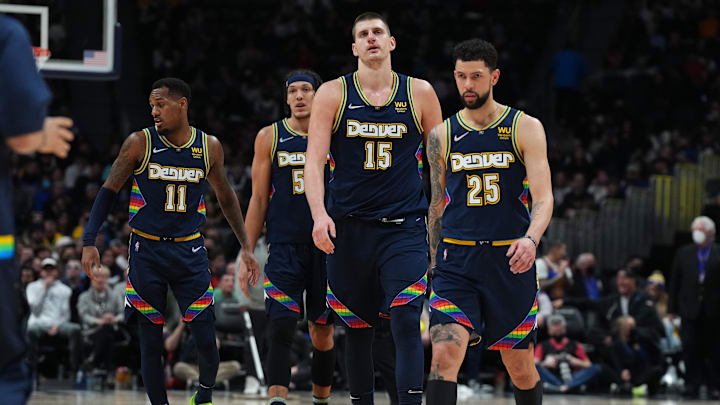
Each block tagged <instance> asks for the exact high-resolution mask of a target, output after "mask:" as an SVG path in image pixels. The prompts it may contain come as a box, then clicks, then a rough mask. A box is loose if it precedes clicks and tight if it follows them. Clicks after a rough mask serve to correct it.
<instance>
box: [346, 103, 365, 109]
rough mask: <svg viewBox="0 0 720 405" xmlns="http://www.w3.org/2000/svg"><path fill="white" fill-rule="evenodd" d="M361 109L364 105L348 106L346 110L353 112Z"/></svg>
mask: <svg viewBox="0 0 720 405" xmlns="http://www.w3.org/2000/svg"><path fill="white" fill-rule="evenodd" d="M363 107H365V106H364V105H352V104H350V105H348V108H349V109H351V110H355V109H357V108H363Z"/></svg>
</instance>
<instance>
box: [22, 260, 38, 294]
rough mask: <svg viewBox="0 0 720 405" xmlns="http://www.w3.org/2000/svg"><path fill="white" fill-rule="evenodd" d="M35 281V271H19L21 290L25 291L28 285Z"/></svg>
mask: <svg viewBox="0 0 720 405" xmlns="http://www.w3.org/2000/svg"><path fill="white" fill-rule="evenodd" d="M36 279H37V276H36V274H35V270H33V269H32V267H27V266H25V267H23V268H22V269H20V283H21V284H22V288H23V290H27V286H28V284H30V283H32V282H33V281H35V280H36Z"/></svg>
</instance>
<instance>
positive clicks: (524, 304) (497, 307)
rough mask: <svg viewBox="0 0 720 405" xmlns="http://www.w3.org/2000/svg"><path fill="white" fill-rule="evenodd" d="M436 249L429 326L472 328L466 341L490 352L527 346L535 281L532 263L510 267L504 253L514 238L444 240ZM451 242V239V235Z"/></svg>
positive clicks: (532, 332) (534, 304)
mask: <svg viewBox="0 0 720 405" xmlns="http://www.w3.org/2000/svg"><path fill="white" fill-rule="evenodd" d="M448 240H449V239H447V238H445V239H443V241H441V242H440V244H439V246H438V250H437V258H436V261H435V263H436V267H435V270H434V271H433V278H432V292H431V294H430V311H431V312H430V325H431V327H432V326H435V325H438V324H445V323H458V324H460V325H462V326H464V327H465V328H466V329H467V330H468V331H469V332H470V344H476V343H479V342H480V340H481V339H482V341H483V342H484V345H485V347H487V348H488V349H491V350H508V349H527V348H528V347H529V344H530V343H531V342H532V343H535V337H536V336H535V335H536V328H537V323H536V316H537V308H538V306H537V292H538V282H537V276H536V272H535V265H533V267H532V268H530V270H528V271H526V272H525V273H521V274H513V273H512V272H511V271H510V258H509V257H507V256H505V255H506V254H507V251H508V249H509V247H510V243H511V242H512V241H504V242H489V241H488V242H482V243H476V244H475V245H474V246H468V245H461V244H458V243H465V244H469V243H475V242H467V241H455V243H451V242H448ZM450 240H451V241H452V239H450Z"/></svg>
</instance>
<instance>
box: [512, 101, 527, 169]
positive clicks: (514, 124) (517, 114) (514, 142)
mask: <svg viewBox="0 0 720 405" xmlns="http://www.w3.org/2000/svg"><path fill="white" fill-rule="evenodd" d="M521 115H523V112H522V111H520V110H515V117H513V120H512V126H511V128H510V133H511V134H512V135H511V138H512V145H513V149H514V150H515V155H516V156H517V157H518V159H520V163H522V164H523V165H524V164H525V159H523V156H522V154H521V153H520V148H519V147H518V143H517V135H516V134H515V132H516V129H517V123H518V119H519V118H520V116H521Z"/></svg>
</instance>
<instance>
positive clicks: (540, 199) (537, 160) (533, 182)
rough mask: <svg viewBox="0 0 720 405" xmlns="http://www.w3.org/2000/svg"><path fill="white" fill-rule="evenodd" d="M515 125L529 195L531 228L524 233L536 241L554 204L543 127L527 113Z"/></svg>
mask: <svg viewBox="0 0 720 405" xmlns="http://www.w3.org/2000/svg"><path fill="white" fill-rule="evenodd" d="M517 125H518V127H517V130H516V131H517V135H516V136H517V142H518V147H519V149H520V151H519V152H520V153H521V155H522V156H523V160H524V161H525V168H526V170H527V176H528V184H529V186H530V195H531V197H532V209H531V212H530V227H529V228H528V231H527V234H528V235H530V236H532V237H533V238H535V240H536V241H539V240H540V238H542V236H543V234H544V233H545V229H547V226H548V224H549V223H550V219H551V218H552V212H553V203H554V200H553V194H552V185H551V182H550V165H549V164H548V158H547V142H546V140H545V129H544V128H543V125H542V123H541V122H540V121H539V120H538V119H536V118H533V117H530V116H527V115H523V116H521V117H520V119H519V120H518V124H517Z"/></svg>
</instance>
